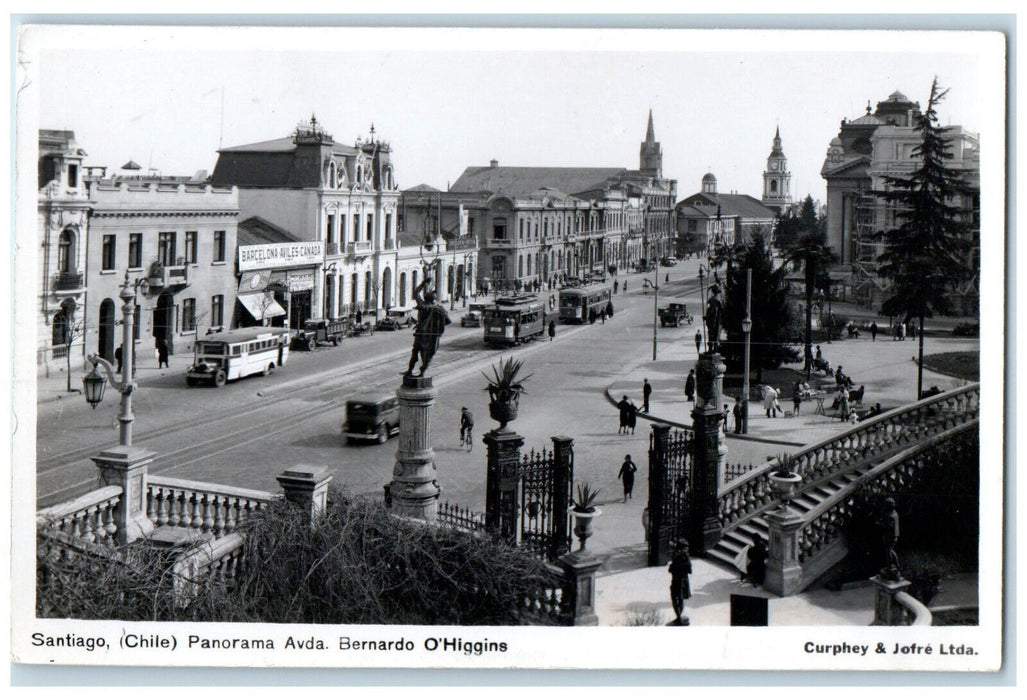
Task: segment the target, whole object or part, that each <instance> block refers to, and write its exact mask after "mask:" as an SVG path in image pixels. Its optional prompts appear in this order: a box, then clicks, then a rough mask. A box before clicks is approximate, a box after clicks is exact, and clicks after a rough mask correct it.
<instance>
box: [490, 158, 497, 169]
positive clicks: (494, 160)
mask: <svg viewBox="0 0 1027 700" xmlns="http://www.w3.org/2000/svg"><path fill="white" fill-rule="evenodd" d="M489 167H490V168H498V167H499V161H498V160H496V159H495V158H493V159H492V160H490V161H489Z"/></svg>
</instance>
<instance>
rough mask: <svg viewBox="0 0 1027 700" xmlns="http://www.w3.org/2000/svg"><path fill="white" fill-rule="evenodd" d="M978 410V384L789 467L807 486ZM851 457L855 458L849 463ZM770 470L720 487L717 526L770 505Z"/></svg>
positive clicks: (849, 434) (876, 421) (837, 440)
mask: <svg viewBox="0 0 1027 700" xmlns="http://www.w3.org/2000/svg"><path fill="white" fill-rule="evenodd" d="M946 408H955V409H956V410H954V411H953V410H945V409H946ZM979 410H980V384H977V383H975V384H971V385H969V386H966V387H961V388H958V389H954V390H951V391H948V392H945V393H942V394H938V395H936V396H932V397H929V398H927V399H923V400H921V401H918V402H916V403H914V404H911V405H909V406H905V407H900V408H897V409H893V410H891V411H888V412H887V413H883V414H881V415H880V416H876V417H874V418H872V419H870V420H868V421H864V422H862V423H860V424H858V425H857V426H855V427H853V428H850V429H848V430H846V431H845V432H843V433H841V434H838V435H834V436H833V437H829V438H826V439H824V440H821V441H820V442H817V443H813V444H812V445H809V446H808V447H805V448H803V449H802V450H801V451H800V452H798V453H796V454H794V455H793V456H792V457H791V466H792V469H793V470H794V471H795V472H796V473H798V474H799V475H800V476H801V477H802V478H803V482H804V486H808V485H810V483H811V482H817V481H820V480H823V479H824V478H829V477H831V476H834V475H836V474H838V473H839V472H840V471H842V470H844V469H846V468H849V467H856V466H859V465H860V464H863V463H865V462H866V461H867V459H868V458H870V457H881V456H886V455H888V454H890V453H893V452H896V451H898V450H901V449H902V448H903V447H904V446H905V445H907V444H914V443H916V442H919V441H922V440H923V439H925V438H928V437H931V436H932V435H936V434H939V433H940V432H944V431H946V430H947V429H949V428H951V427H954V426H958V425H962V424H965V423H968V422H970V421H971V420H974V419H976V418H977V416H978V414H979ZM909 417H916V418H917V420H916V421H915V422H910V421H909V420H906V419H907V418H909ZM854 455H858V456H859V457H860V458H861V459H860V460H858V461H854V460H852V457H853V456H854ZM776 468H777V463H776V461H769V462H767V463H766V464H764V465H762V466H759V467H756V468H755V469H753V470H751V471H750V472H749V473H747V474H745V475H743V476H740V477H739V478H737V479H733V480H731V481H730V482H727V483H724V484H722V485H721V487H720V488H719V489H718V493H717V501H718V509H719V515H720V521H721V525H722V526H723V527H725V528H726V527H729V526H731V525H733V524H734V523H736V522H737V521H740V520H742V519H746V518H748V517H751V516H753V515H756V514H758V513H759V512H762V511H763V510H765V508H766V507H768V506H770V505H771V504H772V503H773V502H774V499H773V495H772V490H771V488H770V485H769V478H768V475H769V473H770V471H772V470H773V469H776Z"/></svg>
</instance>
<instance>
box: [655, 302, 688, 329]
mask: <svg viewBox="0 0 1027 700" xmlns="http://www.w3.org/2000/svg"><path fill="white" fill-rule="evenodd" d="M682 323H687V324H688V325H692V315H691V314H689V313H688V307H686V306H685V304H683V303H680V302H674V301H672V302H671V303H669V304H667V306H665V307H663V308H662V309H660V325H661V326H675V327H676V326H680V325H681V324H682Z"/></svg>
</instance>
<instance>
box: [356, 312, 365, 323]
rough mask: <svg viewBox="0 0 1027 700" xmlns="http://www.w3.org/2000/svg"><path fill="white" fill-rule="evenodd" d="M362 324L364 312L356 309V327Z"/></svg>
mask: <svg viewBox="0 0 1027 700" xmlns="http://www.w3.org/2000/svg"><path fill="white" fill-rule="evenodd" d="M363 322H364V312H363V311H361V310H360V309H357V325H358V326H359V325H361V324H362V323H363Z"/></svg>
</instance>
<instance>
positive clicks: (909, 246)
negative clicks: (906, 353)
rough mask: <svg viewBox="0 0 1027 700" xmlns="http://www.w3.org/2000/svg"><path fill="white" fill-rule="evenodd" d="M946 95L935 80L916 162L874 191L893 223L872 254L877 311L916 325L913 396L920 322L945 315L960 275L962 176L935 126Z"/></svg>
mask: <svg viewBox="0 0 1027 700" xmlns="http://www.w3.org/2000/svg"><path fill="white" fill-rule="evenodd" d="M947 93H948V90H941V89H940V88H939V87H938V79H937V78H935V79H934V81H933V82H932V83H931V96H930V99H929V100H928V101H927V109H925V110H924V111H923V113H922V114H920V115H918V117H917V121H916V129H917V132H918V133H919V135H920V138H921V142H920V144H919V145H918V146H917V147H916V148H914V149H913V152H912V155H913V157H914V158H917V159H919V165H918V166H917V168H916V169H915V170H913V172H911V173H910V174H909V175H908V176H906V177H896V176H886V177H885V178H884V181H885V190H883V191H879V192H876V193H875V194H876V195H877V196H878V197H880V198H881V199H882V200H883V201H885V202H886V203H887V204H888V205H889V206H890V207H893V208H894V210H895V220H896V221H897V222H898V226H897V227H896V228H894V229H891V230H889V231H885V232H884V233H883V234H882V237H883V239H884V241H885V243H886V250H885V252H884V253H882V254H881V255H880V256H878V262H880V263H881V267H880V268H879V272H880V274H881V275H883V276H884V277H886V278H888V279H890V280H891V282H892V286H891V290H890V291H891V295H890V296H889V297H888V298H887V299H885V300H884V303H883V304H882V306H881V311H882V312H883V313H885V314H887V315H889V316H898V317H901V318H903V319H904V320H906V321H909V320H910V319H913V318H915V319H917V321H918V326H919V328H920V330H921V332H920V334H919V338H920V343H919V358H918V362H917V364H918V367H919V369H918V371H917V397H918V398H919V396H920V394H921V392H922V391H923V357H924V334H923V327H924V319H925V318H931V317H933V316H934V314H935V313H936V312H937V313H948V312H950V311H951V302H950V300H949V297H948V291H949V289H950V288H951V286H952V284H953V283H954V282H955V281H957V280H958V279H960V278H961V277H962V276H963V275H964V273H965V270H964V267H963V264H962V262H961V260H962V256H961V254H962V252H963V251H964V250H965V248H966V240H965V238H964V235H965V233H966V232H967V230H968V226H969V223H968V222H967V220H966V217H965V215H964V213H963V211H962V210H961V209H960V208H959V207H958V206H956V205H955V204H953V202H955V201H957V198H958V196H959V195H960V194H961V193H963V192H966V191H967V187H966V185H965V184H964V182H963V179H962V174H961V173H960V172H959V171H958V170H956V169H954V168H950V167H948V165H947V161H949V160H951V159H952V151H951V149H950V146H949V143H948V140H947V133H946V132H947V131H948V130H947V129H946V128H945V127H941V126H939V125H938V114H937V111H936V110H937V106H938V103H939V102H941V100H942V99H943V98H944V97H945V95H946V94H947Z"/></svg>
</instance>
